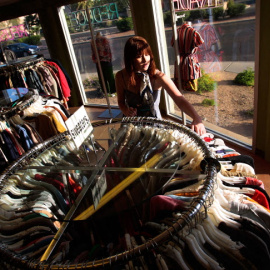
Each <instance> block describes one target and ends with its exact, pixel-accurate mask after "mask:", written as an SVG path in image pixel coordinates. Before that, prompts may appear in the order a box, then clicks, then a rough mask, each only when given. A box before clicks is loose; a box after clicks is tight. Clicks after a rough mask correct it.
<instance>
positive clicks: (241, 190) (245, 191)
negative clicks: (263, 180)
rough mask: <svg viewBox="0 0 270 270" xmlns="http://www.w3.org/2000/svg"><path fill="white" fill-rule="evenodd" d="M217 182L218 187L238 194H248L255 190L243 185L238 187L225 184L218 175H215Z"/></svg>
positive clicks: (253, 192) (252, 193)
mask: <svg viewBox="0 0 270 270" xmlns="http://www.w3.org/2000/svg"><path fill="white" fill-rule="evenodd" d="M217 184H218V188H221V189H227V190H230V191H232V192H235V193H238V194H247V195H250V196H252V195H254V194H255V190H254V189H252V188H245V187H243V188H239V187H230V186H225V185H224V184H223V183H222V181H221V180H220V179H219V178H218V177H217Z"/></svg>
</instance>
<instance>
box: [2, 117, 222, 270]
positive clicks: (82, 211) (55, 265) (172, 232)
mask: <svg viewBox="0 0 270 270" xmlns="http://www.w3.org/2000/svg"><path fill="white" fill-rule="evenodd" d="M92 126H93V128H94V131H93V133H92V134H91V136H89V138H87V139H86V143H85V142H84V143H83V144H82V146H81V147H80V149H76V147H74V144H73V142H72V141H71V136H70V135H69V134H68V133H62V134H60V135H57V136H55V137H53V138H51V139H49V140H47V141H45V142H43V143H42V144H39V145H37V146H36V147H34V148H32V149H31V150H30V151H28V152H27V153H26V154H25V155H23V156H22V157H21V158H20V159H19V160H17V161H16V162H14V163H13V164H12V165H10V166H9V167H8V168H7V169H6V170H5V171H4V173H3V174H2V175H1V176H0V185H1V192H0V196H1V194H2V195H3V194H5V192H6V189H5V187H6V185H7V184H8V183H9V180H10V179H16V177H18V176H19V177H21V178H22V179H27V177H29V176H31V175H33V174H34V173H36V172H41V173H46V172H49V173H50V172H52V171H57V172H60V173H63V174H65V173H66V172H68V173H75V174H78V175H81V174H83V173H86V175H87V178H88V181H87V183H84V184H83V185H82V190H81V192H80V194H79V195H78V196H77V198H76V200H75V202H74V203H73V204H72V205H69V209H68V210H67V212H66V213H65V215H64V216H63V218H62V219H61V218H59V220H57V221H59V222H60V224H61V225H60V227H59V228H58V231H57V232H56V233H55V236H54V237H53V238H52V241H51V242H50V243H48V245H47V246H46V249H44V252H43V255H42V256H41V255H40V254H39V256H37V257H30V258H29V257H28V256H27V255H21V254H19V253H17V252H14V250H12V249H9V247H8V245H6V243H5V241H1V245H0V254H1V259H2V265H6V266H8V267H15V268H16V269H90V268H108V269H114V268H113V267H116V268H115V269H119V268H117V266H118V265H125V263H127V262H128V261H131V260H133V259H134V258H138V257H140V256H142V255H144V254H147V253H149V252H152V251H153V250H157V249H158V247H159V246H160V245H162V243H164V242H166V241H169V240H170V239H173V238H174V237H177V235H179V234H181V232H183V229H184V228H187V227H189V226H191V224H192V223H194V221H195V222H197V221H198V220H200V219H202V218H204V217H206V215H207V213H206V211H207V208H208V207H209V206H210V205H211V204H212V201H213V188H214V185H215V179H216V178H215V177H216V173H217V171H219V163H218V162H217V161H216V159H215V158H213V156H212V154H211V152H210V150H209V148H208V146H207V145H206V143H205V142H204V140H203V139H201V138H200V137H199V136H198V135H197V134H196V133H195V132H193V131H192V130H190V129H189V128H187V127H186V126H184V125H181V124H177V123H174V122H172V121H167V120H159V119H155V118H143V117H142V118H138V117H133V118H123V119H112V120H110V121H108V120H103V121H98V122H95V123H93V124H92ZM135 129H136V130H140V132H142V131H141V130H142V129H143V130H145V129H147V130H148V131H149V130H150V131H151V136H156V137H155V140H156V144H155V145H159V147H157V146H155V147H153V148H152V149H151V151H150V152H151V155H150V154H149V156H148V157H147V159H145V160H144V162H145V163H143V164H142V165H141V164H138V166H136V167H133V168H130V167H127V168H125V167H122V166H117V165H118V164H117V162H115V161H116V159H118V157H117V155H118V154H119V153H120V150H122V151H123V148H124V147H127V146H128V147H131V144H132V143H131V141H132V140H135V139H134V138H135V137H136V136H135V135H134V134H135V131H134V130H135ZM157 130H159V131H160V132H161V133H160V134H162V136H163V137H162V136H159V137H158V136H157V135H154V134H155V133H156V132H158V131H157ZM133 131H134V133H133V135H130V136H131V137H129V136H128V134H131V133H132V132H133ZM136 132H137V131H136ZM168 134H170V136H171V137H170V138H173V139H172V141H173V143H171V142H170V143H171V145H174V147H175V148H177V149H178V150H179V149H180V150H179V151H180V153H181V148H182V147H184V144H183V140H184V141H185V143H186V146H185V147H186V148H185V154H186V153H187V152H188V151H189V150H191V147H192V149H196V151H197V152H198V153H200V154H201V158H200V160H199V166H196V168H190V167H185V166H182V167H179V166H172V167H167V168H165V167H164V168H162V167H159V168H155V167H154V165H155V164H156V163H155V162H154V163H153V164H150V163H151V159H152V158H154V157H155V156H156V155H160V156H159V160H160V159H165V158H166V155H165V154H164V153H165V152H164V151H163V150H164V149H165V148H166V147H167V145H168V143H167V144H166V147H164V145H165V144H162V143H161V142H162V140H163V138H165V137H166V136H169V135H168ZM132 136H135V137H132ZM140 136H141V137H140V138H144V137H145V136H146V133H142V134H140ZM167 139H168V137H166V140H167ZM181 140H182V141H181ZM137 142H138V137H137ZM128 143H129V145H128ZM149 144H150V140H149ZM67 145H69V150H70V151H71V152H72V150H71V148H72V147H73V148H72V149H73V150H74V153H76V155H78V154H79V155H80V161H82V164H83V165H82V164H78V163H76V164H75V165H74V164H72V162H71V161H70V160H68V161H69V162H70V163H68V162H66V161H65V162H62V163H59V164H60V165H59V164H57V165H56V164H45V165H40V160H42V158H43V160H44V155H45V156H46V159H47V160H48V159H49V158H50V154H51V155H53V153H55V150H52V149H56V148H57V149H60V148H61V147H62V146H65V147H66V146H67ZM72 145H73V146H72ZM134 145H135V144H133V147H134ZM55 147H56V148H55ZM61 149H62V148H61ZM62 150H63V149H62ZM48 151H49V152H48ZM162 151H163V152H162ZM89 152H91V154H92V156H89ZM98 152H99V153H101V155H99V156H98V155H97V153H98ZM166 153H169V154H170V152H166ZM182 153H183V152H182ZM129 154H130V152H129ZM42 155H43V156H42ZM93 156H94V157H95V162H94V163H93V162H92V163H91V160H89V157H90V158H91V157H93ZM193 158H194V157H193ZM56 159H57V158H56ZM63 159H64V158H63ZM83 159H84V160H83ZM181 159H183V155H179V156H178V158H177V159H176V162H175V161H174V165H175V164H179V163H178V162H177V160H178V161H180V160H181ZM58 161H59V159H58ZM149 162H150V163H149ZM197 162H198V160H197ZM69 164H70V166H69ZM112 164H113V165H114V166H113V165H112ZM102 172H104V173H105V175H107V173H108V174H109V173H110V172H113V173H115V172H117V173H119V172H121V173H123V174H124V175H125V177H126V176H127V177H126V178H125V177H124V178H125V179H124V180H123V181H122V182H121V181H120V183H118V184H117V185H116V186H114V187H110V189H108V191H106V192H105V194H102V196H101V198H99V199H100V201H99V204H101V203H102V202H104V201H105V202H104V205H105V207H104V208H105V211H104V212H105V215H106V211H107V212H109V217H110V215H111V214H112V211H111V210H110V211H108V210H106V209H107V208H106V207H109V206H108V205H111V201H112V200H114V199H115V198H117V196H118V195H119V194H120V191H119V192H118V191H117V190H118V189H119V187H121V185H122V184H123V182H124V181H126V179H129V178H131V176H132V175H133V174H134V173H135V174H136V173H139V176H136V177H137V178H139V177H140V176H141V175H142V174H143V175H144V176H145V177H144V180H143V181H144V183H145V182H147V181H148V176H149V175H151V174H152V175H153V174H154V175H155V173H156V172H160V174H164V175H166V176H167V178H166V181H165V182H166V183H167V182H168V181H170V180H171V179H172V178H173V177H174V176H176V175H178V176H179V175H182V176H183V177H188V175H191V176H192V175H193V174H194V175H198V174H200V175H204V180H203V184H202V185H201V187H200V189H199V192H198V195H197V196H196V197H194V199H193V200H192V201H191V202H190V204H189V206H188V208H187V209H185V210H184V211H182V212H181V213H179V214H178V215H177V217H174V219H173V220H172V223H171V224H170V226H167V227H166V229H165V230H164V231H162V232H160V233H157V234H155V235H154V236H153V237H149V238H146V240H145V242H144V243H141V244H138V245H136V246H133V247H132V248H122V250H117V252H115V253H113V254H109V255H107V256H106V257H102V256H97V257H95V258H93V259H90V260H85V261H83V262H80V261H79V262H78V261H76V262H75V261H74V262H73V261H72V260H68V259H67V258H68V256H67V257H66V260H65V261H60V262H59V261H55V260H54V261H53V260H52V259H51V257H52V254H53V252H54V248H55V247H56V246H57V245H59V243H61V239H62V238H65V239H67V238H68V237H66V233H67V234H70V232H69V228H68V226H69V224H71V223H72V224H83V225H79V229H80V230H81V233H82V234H83V232H82V230H83V229H86V230H88V228H89V227H88V225H89V224H91V222H95V217H96V216H95V213H96V211H97V210H96V209H98V208H99V204H98V206H97V208H95V207H94V208H93V205H91V202H90V204H84V201H85V200H87V201H89V194H90V193H89V190H91V189H92V187H93V186H92V182H93V181H92V180H93V179H96V177H97V175H98V176H100V175H102ZM14 175H15V176H16V177H15V178H14ZM136 177H135V178H136ZM90 180H91V181H92V182H91V181H90ZM135 180H136V179H135ZM89 181H90V182H91V183H89ZM141 182H142V181H141ZM134 183H135V181H134ZM134 183H133V186H135V187H136V185H135V184H134ZM136 183H140V181H137V182H136ZM166 183H162V185H164V184H166ZM137 185H139V184H137ZM162 185H161V186H156V187H155V188H156V189H160V187H162ZM114 189H116V195H114V193H113V194H112V195H111V194H110V196H109V195H108V194H109V193H110V192H112V191H114ZM127 189H129V184H127V186H124V187H122V190H123V191H126V190H127ZM135 189H136V188H135ZM155 191H156V190H155ZM154 193H155V192H154ZM107 195H108V196H107ZM152 195H153V194H152ZM152 195H151V196H152ZM106 196H107V197H106ZM105 197H106V199H107V198H108V200H107V201H106V199H105ZM111 197H112V199H111ZM144 199H145V198H143V200H144ZM147 199H148V198H146V200H145V201H147ZM90 201H91V200H90ZM135 204H137V202H135ZM91 207H92V208H91ZM90 208H91V209H92V212H93V214H89V211H90V210H89V209H90ZM93 209H94V210H93ZM113 209H114V208H113ZM114 210H115V209H114ZM128 210H130V209H128ZM120 211H122V210H120ZM124 211H126V209H125V210H124ZM124 211H123V212H124ZM130 212H131V211H130ZM98 213H99V219H100V218H101V219H102V215H103V214H102V213H103V208H101V210H99V211H98ZM107 214H108V213H107ZM91 215H92V216H91ZM90 216H91V218H90V219H91V222H90V223H87V220H88V221H89V217H90ZM52 220H53V221H56V220H55V218H54V219H52ZM76 220H77V222H78V223H76V222H75V221H76ZM80 222H81V223H80ZM83 222H86V223H83ZM85 224H86V225H85ZM110 225H111V224H107V226H110ZM185 232H186V230H185ZM185 232H183V234H182V237H183V236H184V233H185ZM0 234H1V230H0ZM106 244H108V243H105V244H104V245H106Z"/></svg>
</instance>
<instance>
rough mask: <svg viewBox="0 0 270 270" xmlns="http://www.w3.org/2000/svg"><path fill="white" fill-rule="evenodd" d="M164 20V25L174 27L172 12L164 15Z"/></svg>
mask: <svg viewBox="0 0 270 270" xmlns="http://www.w3.org/2000/svg"><path fill="white" fill-rule="evenodd" d="M163 20H164V24H165V25H166V26H171V25H172V16H171V12H170V11H167V12H164V13H163Z"/></svg>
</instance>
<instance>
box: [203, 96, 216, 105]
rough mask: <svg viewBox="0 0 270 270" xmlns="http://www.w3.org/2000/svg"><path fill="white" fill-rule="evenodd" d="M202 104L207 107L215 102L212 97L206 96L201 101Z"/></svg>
mask: <svg viewBox="0 0 270 270" xmlns="http://www.w3.org/2000/svg"><path fill="white" fill-rule="evenodd" d="M202 105H203V106H204V107H208V106H215V105H216V103H215V101H214V100H213V99H209V98H206V99H204V100H203V101H202Z"/></svg>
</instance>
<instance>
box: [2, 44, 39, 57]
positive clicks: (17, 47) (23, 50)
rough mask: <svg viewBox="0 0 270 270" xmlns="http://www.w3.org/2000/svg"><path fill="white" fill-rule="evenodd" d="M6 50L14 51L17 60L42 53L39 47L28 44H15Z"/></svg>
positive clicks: (8, 46)
mask: <svg viewBox="0 0 270 270" xmlns="http://www.w3.org/2000/svg"><path fill="white" fill-rule="evenodd" d="M5 49H8V50H12V51H13V52H14V53H15V55H16V57H17V58H19V57H25V56H28V55H33V54H36V53H37V52H38V51H40V48H39V47H38V46H37V45H29V44H26V43H13V44H10V45H7V46H6V47H5Z"/></svg>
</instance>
